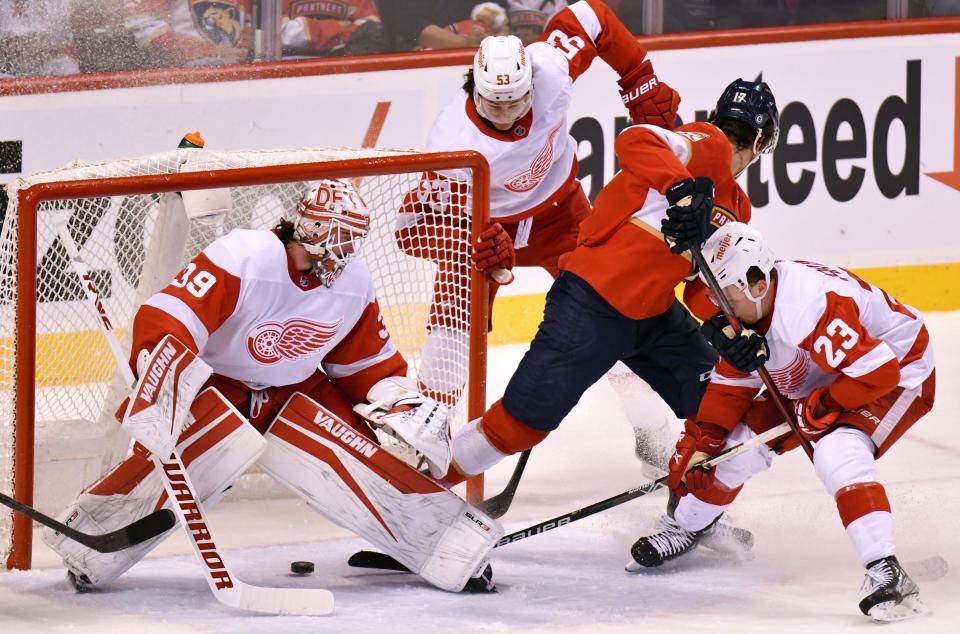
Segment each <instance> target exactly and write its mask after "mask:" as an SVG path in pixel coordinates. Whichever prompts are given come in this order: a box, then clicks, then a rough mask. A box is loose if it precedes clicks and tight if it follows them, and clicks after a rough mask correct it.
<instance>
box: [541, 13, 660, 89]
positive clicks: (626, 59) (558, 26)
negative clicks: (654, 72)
mask: <svg viewBox="0 0 960 634" xmlns="http://www.w3.org/2000/svg"><path fill="white" fill-rule="evenodd" d="M537 40H538V41H543V42H547V43H548V44H552V45H553V46H554V47H555V48H557V49H559V50H560V52H562V53H563V54H564V56H565V57H566V58H567V60H569V62H570V78H571V79H572V80H574V81H576V79H577V78H578V77H579V76H580V75H582V74H583V73H584V72H586V70H587V69H588V68H590V64H592V63H593V60H594V59H596V57H597V56H598V55H599V56H600V58H601V59H603V61H605V62H606V63H607V64H609V65H610V66H611V68H613V69H614V70H615V71H617V74H619V75H620V76H621V77H623V76H624V75H626V74H627V73H629V72H630V71H631V70H633V69H634V68H636V67H637V66H639V65H640V64H641V63H643V60H644V58H645V57H646V55H647V51H646V50H645V49H644V48H643V47H642V46H640V43H639V42H638V41H637V38H636V37H634V35H633V34H632V33H631V32H630V31H629V30H627V27H625V26H624V25H623V23H622V22H621V21H620V18H618V17H617V15H616V14H615V13H614V12H613V11H611V10H610V8H609V7H608V6H607V5H606V4H604V3H603V2H601V1H600V0H580V1H579V2H576V3H574V4H572V5H570V6H568V7H566V8H565V9H563V10H562V11H560V12H558V13H557V14H555V15H554V16H553V17H552V18H550V21H549V22H548V23H547V26H546V27H545V28H544V30H543V34H542V35H541V36H540V37H539V38H537Z"/></svg>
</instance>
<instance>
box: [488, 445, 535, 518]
mask: <svg viewBox="0 0 960 634" xmlns="http://www.w3.org/2000/svg"><path fill="white" fill-rule="evenodd" d="M530 451H531V449H526V450H524V452H523V453H522V454H520V459H519V460H517V466H516V467H514V469H513V475H511V476H510V481H509V482H507V486H506V487H504V489H503V491H501V492H500V493H498V494H496V495H494V496H493V497H491V498H487V499H486V500H484V501H483V502H481V503H480V504H478V505H477V508H478V509H480V510H481V511H483V512H484V513H486V514H487V515H489V516H490V517H492V518H494V519H500V518H501V517H503V516H504V515H505V514H506V512H507V509H509V508H510V504H512V503H513V496H514V495H516V493H517V486H518V485H519V484H520V476H522V475H523V470H524V469H525V468H526V466H527V460H528V459H529V458H530Z"/></svg>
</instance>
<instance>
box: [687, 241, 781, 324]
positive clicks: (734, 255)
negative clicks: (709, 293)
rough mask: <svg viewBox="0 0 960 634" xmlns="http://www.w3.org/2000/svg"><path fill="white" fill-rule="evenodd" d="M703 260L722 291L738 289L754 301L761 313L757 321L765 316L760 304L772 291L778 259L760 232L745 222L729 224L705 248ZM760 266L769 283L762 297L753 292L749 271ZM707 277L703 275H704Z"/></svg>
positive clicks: (701, 273) (758, 314) (701, 274)
mask: <svg viewBox="0 0 960 634" xmlns="http://www.w3.org/2000/svg"><path fill="white" fill-rule="evenodd" d="M703 257H704V259H705V260H706V262H707V264H708V265H709V266H710V270H711V271H713V275H714V277H716V278H717V283H718V284H719V286H720V288H721V289H724V288H726V287H727V286H734V287H736V288H737V290H740V291H742V292H743V294H744V296H746V298H747V299H749V300H750V301H752V302H753V304H754V306H755V307H756V310H757V319H760V318H761V317H762V316H763V314H762V312H761V310H760V301H761V300H762V299H763V298H764V297H766V295H767V293H768V292H769V290H770V271H771V270H772V269H773V264H774V256H773V253H772V252H771V251H770V249H769V248H768V247H767V243H766V242H764V240H763V236H761V235H760V232H759V231H757V230H756V229H753V228H752V227H748V226H747V225H745V224H743V223H742V222H729V223H727V224H725V225H723V226H722V227H720V228H719V229H717V230H716V231H715V232H714V234H713V235H712V236H710V238H709V239H708V240H707V242H706V244H704V245H703ZM753 267H757V268H758V269H760V272H761V273H763V277H764V279H765V280H766V281H767V290H766V291H764V292H763V294H762V295H760V296H759V297H755V296H754V295H753V293H751V292H750V283H749V282H748V281H747V271H749V270H750V269H751V268H753ZM700 277H701V279H703V281H704V283H706V279H704V278H703V272H702V271H701V272H700Z"/></svg>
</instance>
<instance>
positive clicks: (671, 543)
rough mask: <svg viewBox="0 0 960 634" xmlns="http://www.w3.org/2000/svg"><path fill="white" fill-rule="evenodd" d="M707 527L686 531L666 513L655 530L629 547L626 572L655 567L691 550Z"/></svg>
mask: <svg viewBox="0 0 960 634" xmlns="http://www.w3.org/2000/svg"><path fill="white" fill-rule="evenodd" d="M707 530H709V528H707V529H704V530H702V531H688V530H687V529H685V528H683V527H682V526H680V525H679V524H677V522H676V520H674V519H673V518H672V517H670V516H668V515H663V516H661V517H660V528H659V530H658V531H657V532H655V533H652V534H650V535H647V536H645V537H641V538H640V539H638V540H637V541H636V543H634V544H633V546H631V547H630V555H631V557H633V559H631V560H630V561H628V562H627V565H626V570H627V572H639V571H641V570H643V569H644V568H655V567H657V566H660V565H662V564H663V563H664V562H666V561H670V560H671V559H676V558H677V557H679V556H681V555H683V554H686V553H687V552H689V551H691V550H693V547H694V546H696V545H697V542H699V541H700V537H701V536H702V535H703V533H705V532H706V531H707Z"/></svg>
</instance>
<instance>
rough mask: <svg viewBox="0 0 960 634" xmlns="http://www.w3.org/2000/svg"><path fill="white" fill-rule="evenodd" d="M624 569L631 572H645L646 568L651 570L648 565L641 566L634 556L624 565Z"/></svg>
mask: <svg viewBox="0 0 960 634" xmlns="http://www.w3.org/2000/svg"><path fill="white" fill-rule="evenodd" d="M623 569H624V570H626V571H627V572H629V573H637V572H643V571H644V570H649V569H648V568H647V567H646V566H641V565H640V564H638V563H637V561H636V560H635V559H633V558H632V557H631V558H630V561H628V562H627V565H625V566H624V567H623Z"/></svg>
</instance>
